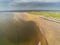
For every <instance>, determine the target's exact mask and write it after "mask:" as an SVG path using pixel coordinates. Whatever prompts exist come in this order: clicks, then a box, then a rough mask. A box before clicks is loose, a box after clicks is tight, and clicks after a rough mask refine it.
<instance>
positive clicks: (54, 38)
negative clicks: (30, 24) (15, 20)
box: [25, 13, 60, 45]
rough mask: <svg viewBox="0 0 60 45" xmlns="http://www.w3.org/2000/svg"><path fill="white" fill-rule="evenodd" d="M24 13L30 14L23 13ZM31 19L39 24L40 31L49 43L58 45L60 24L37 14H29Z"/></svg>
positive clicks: (59, 41)
mask: <svg viewBox="0 0 60 45" xmlns="http://www.w3.org/2000/svg"><path fill="white" fill-rule="evenodd" d="M25 15H30V14H28V13H25ZM31 16H32V17H31V19H32V20H34V21H35V22H36V23H38V25H39V26H40V29H41V32H42V33H43V35H44V36H45V37H46V39H47V41H48V44H49V45H60V24H59V23H56V22H53V21H49V20H46V19H43V18H40V17H39V16H35V15H31Z"/></svg>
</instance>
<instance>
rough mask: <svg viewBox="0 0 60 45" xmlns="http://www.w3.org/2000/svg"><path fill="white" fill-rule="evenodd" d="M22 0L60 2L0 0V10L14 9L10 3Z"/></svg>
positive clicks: (18, 1)
mask: <svg viewBox="0 0 60 45" xmlns="http://www.w3.org/2000/svg"><path fill="white" fill-rule="evenodd" d="M24 2H60V0H0V10H6V9H9V8H10V9H11V10H12V9H14V8H11V7H12V6H11V5H14V4H16V3H24Z"/></svg>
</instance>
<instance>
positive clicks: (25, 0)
mask: <svg viewBox="0 0 60 45" xmlns="http://www.w3.org/2000/svg"><path fill="white" fill-rule="evenodd" d="M32 1H33V2H34V1H35V2H36V1H37V2H59V1H60V0H14V1H13V2H15V3H20V2H32Z"/></svg>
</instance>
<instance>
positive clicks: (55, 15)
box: [28, 12, 60, 19]
mask: <svg viewBox="0 0 60 45" xmlns="http://www.w3.org/2000/svg"><path fill="white" fill-rule="evenodd" d="M28 13H30V14H34V15H41V16H46V17H53V18H59V19H60V13H59V12H28Z"/></svg>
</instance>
